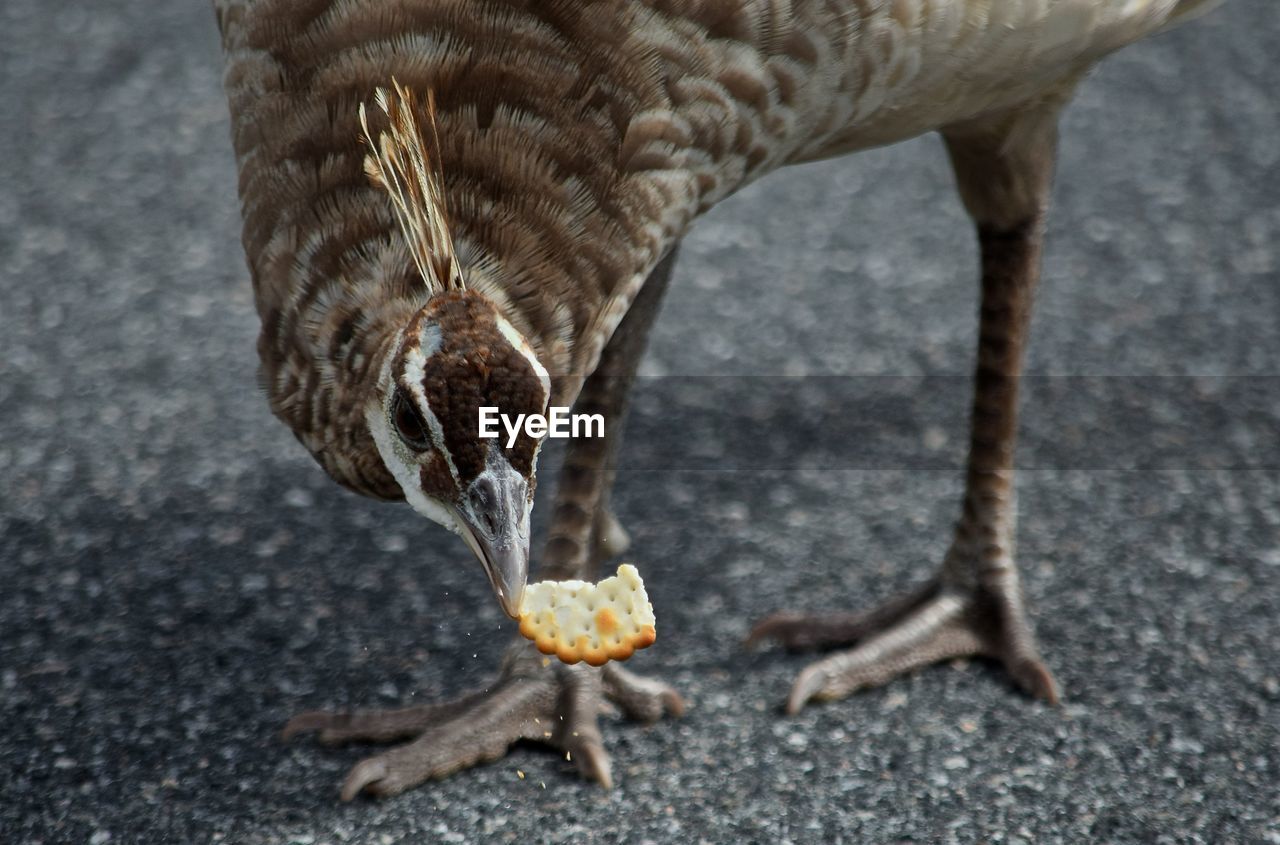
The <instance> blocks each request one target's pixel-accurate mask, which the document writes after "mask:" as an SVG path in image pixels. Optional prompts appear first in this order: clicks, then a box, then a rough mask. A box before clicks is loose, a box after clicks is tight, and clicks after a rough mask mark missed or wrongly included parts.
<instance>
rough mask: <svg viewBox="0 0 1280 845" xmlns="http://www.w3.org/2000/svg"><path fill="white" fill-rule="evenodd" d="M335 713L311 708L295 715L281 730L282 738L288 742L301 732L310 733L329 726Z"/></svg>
mask: <svg viewBox="0 0 1280 845" xmlns="http://www.w3.org/2000/svg"><path fill="white" fill-rule="evenodd" d="M334 715H335V714H332V713H325V712H324V711H322V710H310V711H308V712H306V713H299V714H298V715H297V716H294V717H293V718H292V719H290V720H289V721H288V722H287V723H285V726H284V728H283V729H282V730H281V731H280V739H281V740H282V741H284V742H288V741H289V740H291V739H293V738H294V737H295V736H298V735H299V734H308V733H313V732H315V731H318V730H321V729H323V728H325V727H327V726H328V725H329V723H330V721H331V720H332V719H333V718H334Z"/></svg>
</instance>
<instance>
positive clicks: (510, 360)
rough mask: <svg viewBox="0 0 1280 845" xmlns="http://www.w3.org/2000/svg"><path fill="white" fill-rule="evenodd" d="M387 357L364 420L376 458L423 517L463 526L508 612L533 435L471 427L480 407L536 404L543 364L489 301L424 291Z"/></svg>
mask: <svg viewBox="0 0 1280 845" xmlns="http://www.w3.org/2000/svg"><path fill="white" fill-rule="evenodd" d="M398 341H399V342H398V347H397V348H396V349H395V350H394V351H393V352H392V354H390V355H389V356H388V357H387V360H386V362H385V364H384V365H383V368H382V373H381V375H380V377H379V380H378V388H377V390H375V391H373V393H374V395H375V399H374V401H372V402H370V404H369V406H368V408H367V410H366V421H367V423H368V426H369V431H370V433H371V434H372V435H373V439H374V442H375V443H376V444H377V446H378V452H379V453H380V454H381V456H382V460H383V463H384V464H386V466H387V468H388V469H389V470H390V471H391V474H392V475H393V476H394V477H395V479H396V481H397V482H398V483H399V485H400V487H401V489H402V490H403V491H404V496H405V499H406V500H407V501H408V502H409V504H410V505H411V506H412V507H413V508H414V509H415V510H416V511H418V512H419V513H421V514H422V515H423V516H426V517H428V518H429V519H432V520H434V521H436V522H438V523H440V524H441V525H443V526H444V527H446V528H448V529H450V530H451V531H454V532H456V533H458V534H460V535H461V536H462V538H463V539H464V540H465V541H466V543H467V545H468V546H469V547H470V548H471V550H472V551H473V552H474V553H475V555H476V557H477V558H479V560H480V564H481V566H482V567H484V571H485V574H486V575H487V576H488V578H489V583H490V584H491V585H492V587H493V590H494V593H495V594H496V596H497V598H498V601H499V603H500V604H501V605H502V608H503V610H505V611H506V612H507V614H508V615H509V616H511V617H513V618H514V617H516V616H517V615H518V613H519V607H520V599H521V595H522V594H523V592H524V586H525V580H526V578H527V576H528V571H529V515H530V512H531V511H532V509H533V491H534V487H535V486H536V484H537V477H536V470H537V461H538V450H539V448H540V447H541V445H542V442H541V438H534V437H531V436H529V435H528V434H527V433H526V432H524V431H521V432H520V433H519V434H518V435H517V436H516V437H515V439H514V442H510V441H509V438H508V437H506V436H505V435H504V436H502V437H498V438H483V437H481V436H480V424H479V418H480V408H482V407H496V408H497V409H498V413H500V414H504V415H506V416H507V417H508V418H510V419H516V418H517V415H520V414H525V415H527V414H543V413H545V412H546V409H547V402H548V400H549V398H550V395H551V385H550V380H549V378H548V376H547V371H546V370H545V369H544V368H543V366H542V365H541V364H540V363H539V362H538V359H537V357H536V356H535V355H534V353H533V350H532V349H531V348H530V346H529V344H528V343H527V342H526V341H525V339H524V338H523V337H522V336H521V335H520V333H519V332H517V331H516V329H515V328H514V327H513V326H512V325H511V324H510V323H509V322H508V321H507V320H506V319H505V318H504V317H503V316H502V314H501V313H499V311H498V309H497V308H495V307H494V305H493V303H492V302H491V301H489V300H488V299H487V298H485V297H484V296H482V295H480V294H478V293H475V292H473V291H450V292H447V293H444V294H440V295H438V296H436V297H433V298H432V299H431V300H430V301H429V302H428V303H427V305H426V306H425V307H424V308H422V310H421V311H419V312H418V313H417V314H416V315H415V316H414V317H413V319H412V320H411V321H410V323H409V325H408V326H407V327H406V328H405V330H404V332H403V333H402V335H401V337H400V338H399V339H398Z"/></svg>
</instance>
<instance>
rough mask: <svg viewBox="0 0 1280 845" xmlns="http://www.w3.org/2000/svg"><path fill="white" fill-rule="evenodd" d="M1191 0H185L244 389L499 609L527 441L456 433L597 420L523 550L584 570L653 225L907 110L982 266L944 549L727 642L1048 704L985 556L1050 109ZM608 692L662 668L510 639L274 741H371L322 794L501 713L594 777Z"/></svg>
mask: <svg viewBox="0 0 1280 845" xmlns="http://www.w3.org/2000/svg"><path fill="white" fill-rule="evenodd" d="M1219 2H1220V0H1130V2H1124V3H1117V2H1102V0H595V2H572V0H388V1H387V2H376V3H375V2H361V0H214V9H215V13H216V17H217V22H218V26H219V31H220V33H221V39H222V46H223V51H224V56H225V75H224V87H225V90H226V94H227V98H228V104H229V112H230V125H231V135H232V143H233V147H234V151H235V157H236V162H237V166H238V172H239V195H240V203H241V211H242V216H243V246H244V251H245V254H246V258H247V263H248V268H249V272H250V276H251V278H252V282H253V286H254V292H255V301H256V305H257V311H258V314H259V317H260V320H261V332H260V334H259V338H258V347H257V348H258V354H259V358H260V361H261V369H260V379H261V383H262V385H263V387H264V388H265V392H266V394H267V396H268V399H269V402H270V406H271V409H272V411H273V412H274V414H275V415H276V416H277V417H279V418H280V419H281V420H282V421H283V422H284V423H285V424H286V425H287V426H288V427H289V428H290V429H291V430H292V431H293V433H294V434H295V436H296V437H297V439H298V440H299V441H300V442H301V444H302V445H303V446H304V447H305V448H306V449H307V450H308V451H309V452H310V454H311V455H313V456H314V458H315V460H316V461H317V462H318V463H319V464H320V465H321V467H323V469H324V470H325V471H326V472H327V473H328V474H329V475H330V476H331V477H332V478H333V479H335V480H336V481H337V482H339V483H340V484H342V485H343V486H345V487H347V488H350V489H351V490H354V491H356V492H358V493H361V494H364V495H367V496H372V497H375V498H378V499H383V500H389V501H398V500H403V501H406V502H407V503H408V504H409V505H410V506H411V507H412V508H413V509H414V510H415V511H417V512H418V513H419V514H421V515H423V516H425V517H427V518H428V519H429V520H431V521H434V522H436V523H439V524H440V525H442V526H444V527H445V528H446V529H448V530H450V531H452V532H454V533H457V534H459V535H460V536H461V537H462V539H463V541H464V542H465V544H466V545H467V546H468V547H469V548H470V550H471V552H472V554H473V556H474V557H475V559H476V560H477V562H478V564H479V566H480V568H481V569H482V570H483V572H484V574H485V576H486V577H487V579H488V581H489V583H490V585H491V587H492V589H493V592H494V596H495V598H496V600H497V601H498V603H499V605H500V606H501V607H502V609H503V610H504V611H505V612H506V613H507V614H508V615H510V616H512V617H515V616H516V615H517V614H518V611H519V606H520V600H521V597H522V594H523V590H524V587H525V584H526V582H527V579H528V577H529V574H530V572H529V564H530V543H531V541H530V529H529V524H530V522H529V521H530V513H531V509H532V507H533V502H534V498H535V490H536V487H537V461H538V455H539V451H540V449H541V446H542V444H543V442H544V440H545V437H539V436H535V435H534V434H531V433H530V432H529V431H528V430H525V431H523V432H521V433H519V436H517V437H514V438H512V439H511V440H510V442H508V441H506V440H494V439H484V438H481V437H480V436H479V433H478V430H477V422H476V421H477V414H478V411H479V409H480V408H481V407H490V408H497V409H499V410H500V411H501V412H503V413H506V414H510V415H513V416H514V415H518V414H537V413H542V412H545V411H546V409H547V408H549V407H570V408H572V409H574V411H582V412H584V413H592V414H600V415H602V416H603V418H604V420H605V421H606V422H605V427H604V436H603V437H591V438H588V437H580V438H575V439H570V440H569V442H568V443H567V445H566V451H565V458H564V465H563V468H562V471H561V478H560V483H559V488H558V490H557V491H556V493H555V496H554V498H553V500H552V502H551V505H550V507H551V514H550V527H549V529H548V538H547V541H546V545H545V550H544V552H543V554H542V557H541V558H540V569H539V574H540V576H541V577H542V578H545V579H557V580H564V579H572V578H583V579H590V578H592V577H594V576H595V574H596V572H597V571H598V569H599V567H600V565H601V563H602V562H603V561H605V560H608V559H610V558H612V557H615V556H617V555H619V554H621V553H623V552H624V551H625V550H626V549H627V548H628V547H629V544H630V536H629V534H628V533H627V532H626V531H625V530H624V529H623V528H622V526H621V524H620V523H619V521H618V520H617V518H616V516H615V515H614V513H613V510H612V507H611V505H610V491H611V487H612V484H613V481H614V473H613V471H612V467H613V466H614V459H615V457H616V455H617V453H618V449H619V444H620V442H621V431H622V424H623V420H624V418H625V414H626V409H627V400H628V394H629V391H630V388H631V385H632V382H633V379H634V377H635V374H636V369H637V365H638V362H639V360H640V358H641V356H642V355H643V353H644V350H645V346H646V340H647V337H648V334H649V331H650V328H651V326H652V325H653V322H654V320H655V319H656V316H657V314H658V311H659V307H660V304H661V301H662V298H663V295H664V292H665V291H666V289H667V287H668V283H669V280H670V278H671V276H672V271H673V268H674V266H675V262H676V255H677V252H678V248H679V244H680V241H681V238H682V237H683V236H684V234H685V233H686V232H687V231H688V230H689V229H690V227H691V226H692V225H694V223H695V221H696V220H697V218H698V217H699V216H700V215H702V214H703V213H704V212H706V211H707V210H708V209H710V208H712V207H713V206H715V205H716V204H717V203H718V202H719V201H721V200H722V199H724V198H726V197H728V196H729V195H731V194H733V193H734V192H736V191H738V190H739V189H741V188H742V187H743V186H745V185H747V184H749V183H751V182H753V181H755V180H757V179H759V178H761V177H763V176H765V175H766V174H770V173H772V172H773V171H775V170H779V169H780V168H783V167H784V166H785V165H789V164H795V163H800V162H807V161H814V160H818V159H824V158H830V157H834V156H838V155H844V154H848V153H853V152H857V151H859V150H865V149H868V148H871V147H877V146H881V145H886V144H891V143H894V142H898V141H902V140H906V139H909V138H913V137H916V136H919V135H922V134H927V133H935V132H936V133H938V134H940V135H941V137H942V140H943V142H944V146H945V149H946V152H947V155H948V158H949V161H950V164H951V169H952V171H953V174H954V177H955V181H956V187H957V190H958V193H959V197H960V200H961V202H962V204H963V206H964V208H965V209H966V211H967V213H968V215H969V217H970V218H971V219H972V222H973V225H974V229H975V232H976V237H977V241H978V246H979V252H980V265H981V266H980V272H979V274H978V275H979V282H980V284H979V299H980V308H979V317H978V322H979V328H978V344H977V354H976V367H975V373H974V380H973V403H972V410H971V416H970V423H969V437H968V458H967V461H966V465H965V475H964V493H963V496H962V499H961V501H960V503H959V505H960V507H959V511H960V513H959V517H958V519H957V521H956V523H955V527H954V533H953V535H952V539H951V543H950V547H949V550H948V551H947V553H946V554H945V556H944V558H943V560H942V561H941V563H940V565H939V567H938V568H937V570H936V572H935V573H934V574H933V575H932V576H931V577H930V578H928V579H927V580H925V581H924V582H923V583H922V585H921V586H920V587H918V588H917V589H916V590H914V591H913V592H911V593H909V594H908V595H905V596H902V597H900V598H897V599H895V600H892V601H890V602H888V603H887V604H885V605H883V606H880V607H878V608H874V609H871V610H864V611H856V610H853V609H848V610H842V611H840V612H832V613H826V614H801V613H794V612H780V613H778V614H775V615H773V616H771V617H768V618H766V619H765V620H763V621H762V622H760V623H759V624H758V625H757V626H756V627H755V628H754V629H753V630H752V632H751V634H750V637H749V641H751V642H761V641H777V642H780V643H782V644H783V645H785V646H788V647H790V648H793V649H805V648H820V649H823V650H825V651H827V652H828V653H827V654H825V655H824V656H822V657H820V658H819V659H817V661H816V662H814V663H812V664H810V665H808V666H807V667H805V668H804V669H802V670H801V671H800V673H799V674H798V676H797V678H796V680H795V682H794V684H793V686H792V689H791V692H790V694H789V696H788V699H787V702H786V709H787V710H788V711H789V712H791V713H795V712H797V711H798V710H800V709H801V708H802V707H804V706H805V705H806V704H808V703H809V702H811V701H815V700H832V699H839V698H843V697H845V696H847V695H849V694H851V693H853V692H855V691H857V690H859V689H864V688H867V687H870V686H875V685H879V684H883V683H887V682H889V681H890V680H892V679H893V678H895V677H897V676H899V675H902V674H903V673H906V672H910V671H912V670H914V669H917V668H919V667H922V666H925V665H927V664H930V663H934V662H937V661H941V660H947V659H952V658H957V657H965V656H971V655H974V656H983V657H986V658H990V659H992V660H994V661H996V662H998V663H999V664H1002V665H1003V667H1004V669H1005V671H1006V672H1007V675H1008V677H1009V678H1010V679H1011V680H1012V682H1013V683H1014V684H1015V685H1016V686H1017V687H1020V688H1021V689H1022V690H1024V691H1025V692H1026V693H1028V694H1030V695H1031V696H1034V697H1036V698H1039V699H1043V700H1045V701H1048V702H1057V700H1058V698H1059V689H1058V684H1057V682H1056V681H1055V679H1054V677H1053V675H1052V673H1051V672H1050V670H1049V669H1048V668H1047V666H1046V664H1045V662H1044V660H1043V659H1042V657H1041V655H1040V651H1039V648H1038V645H1037V642H1036V639H1035V635H1034V633H1033V630H1032V627H1031V623H1030V620H1029V616H1028V612H1027V606H1026V602H1025V600H1024V597H1023V591H1022V587H1021V584H1020V581H1019V576H1018V569H1017V565H1016V556H1015V551H1014V539H1015V526H1016V502H1015V498H1016V497H1015V486H1014V477H1013V475H1014V473H1013V455H1014V447H1015V440H1016V428H1017V414H1018V381H1019V374H1020V372H1021V367H1022V362H1023V357H1024V351H1025V349H1026V345H1027V341H1028V329H1029V320H1030V315H1031V310H1032V303H1033V298H1034V290H1035V287H1036V284H1037V280H1038V277H1039V268H1040V253H1041V247H1042V243H1043V236H1044V229H1045V220H1046V215H1047V211H1048V200H1049V193H1050V186H1051V184H1052V176H1053V168H1054V161H1055V150H1056V142H1057V127H1058V119H1059V116H1060V115H1061V113H1062V112H1063V110H1064V108H1065V107H1066V105H1067V104H1068V102H1069V101H1070V99H1071V97H1072V94H1073V92H1074V91H1075V89H1076V88H1077V86H1078V85H1079V83H1080V81H1081V80H1082V79H1083V78H1084V77H1085V76H1086V75H1087V74H1088V73H1089V72H1090V70H1091V69H1092V68H1093V67H1094V66H1095V65H1096V64H1097V63H1098V62H1099V61H1100V60H1101V59H1103V58H1104V57H1105V56H1107V55H1108V54H1110V53H1112V52H1114V51H1116V50H1118V49H1120V48H1122V47H1124V46H1125V45H1127V44H1130V43H1132V42H1134V41H1137V40H1139V39H1141V38H1143V37H1146V36H1148V35H1151V34H1153V33H1156V32H1160V31H1162V30H1164V29H1166V28H1168V27H1170V26H1172V25H1174V24H1177V23H1180V22H1182V21H1184V20H1187V19H1189V18H1191V17H1193V16H1195V15H1197V14H1199V13H1202V12H1206V11H1208V10H1209V9H1210V8H1211V7H1213V6H1216V5H1217V4H1218V3H1219ZM779 178H781V177H779ZM762 225H767V216H766V219H765V220H764V221H762ZM725 295H732V294H731V293H726V294H725ZM610 703H612V704H613V705H616V706H617V707H618V708H619V709H621V710H622V711H623V712H624V713H625V714H626V715H628V716H630V717H632V718H635V719H640V720H644V721H654V720H658V719H661V718H663V717H666V716H676V715H679V714H680V713H681V712H682V710H683V708H684V703H683V700H682V698H681V697H680V695H679V693H678V692H677V691H676V690H675V689H674V688H673V687H671V686H670V685H668V684H666V683H664V682H662V681H660V680H657V679H654V678H649V677H645V676H642V675H639V674H637V673H634V672H632V671H631V670H629V669H626V668H624V667H622V666H621V665H619V664H617V663H609V664H606V665H605V666H604V667H599V668H597V667H589V666H585V665H582V664H579V665H575V666H569V665H565V664H561V663H557V662H555V661H550V660H544V659H542V658H541V656H540V655H538V654H537V653H536V651H534V650H532V649H531V647H530V644H529V643H525V642H522V641H517V642H516V643H515V644H514V645H512V646H511V648H510V649H509V650H508V651H507V652H506V654H505V656H504V658H503V660H502V665H501V667H500V669H499V672H498V675H497V678H496V680H494V681H493V682H492V683H490V684H488V685H487V686H486V687H485V688H484V689H483V690H481V691H478V692H474V693H471V694H469V695H466V696H463V697H461V698H459V699H457V700H453V701H446V702H439V703H433V704H427V705H416V706H411V707H407V708H402V709H398V710H389V711H377V710H357V711H353V712H323V711H313V712H306V713H302V714H300V715H298V716H296V717H294V718H293V719H292V720H290V722H289V723H288V725H287V726H286V727H285V731H284V733H285V736H286V737H291V736H295V735H299V734H316V735H317V736H318V738H319V740H320V741H321V742H323V743H328V744H337V743H346V742H356V741H360V742H377V743H397V742H398V743H400V744H398V745H393V747H391V748H390V749H388V750H386V751H383V752H381V753H378V754H375V755H372V756H369V757H366V758H365V759H363V760H361V761H359V762H358V763H356V764H355V766H354V767H353V768H352V769H351V771H350V773H349V774H348V776H347V778H346V780H345V782H344V783H343V785H342V789H341V794H342V797H343V798H344V799H346V800H350V799H353V798H355V797H356V796H357V795H360V794H368V795H372V796H390V795H394V794H397V793H400V792H403V791H405V790H407V789H410V788H413V787H416V786H418V785H420V784H422V783H424V782H425V781H428V780H430V779H432V778H440V777H444V776H446V775H449V774H451V773H453V772H456V771H458V770H460V769H463V768H466V767H469V766H473V765H476V764H478V763H481V762H484V761H492V760H495V759H498V758H500V757H501V756H503V755H504V754H505V753H506V751H507V749H508V748H509V747H510V746H511V745H512V744H514V743H515V742H517V741H519V740H533V741H535V742H543V743H546V744H548V745H550V746H552V747H554V748H556V749H558V750H559V751H561V752H563V753H565V754H566V755H567V756H569V758H570V759H571V760H572V761H573V762H574V764H575V765H576V766H577V768H578V770H579V771H580V772H581V773H582V774H583V775H584V776H585V777H587V778H588V779H592V780H595V781H598V782H600V783H601V784H603V785H605V786H608V785H610V784H611V783H612V780H613V776H612V763H611V759H610V757H609V755H608V754H607V753H606V751H605V749H604V744H603V739H602V735H601V732H600V728H599V724H598V719H597V716H598V714H599V713H600V712H601V710H602V709H604V708H606V707H608V706H609V704H610Z"/></svg>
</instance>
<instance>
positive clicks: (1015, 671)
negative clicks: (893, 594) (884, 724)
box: [747, 579, 1058, 715]
mask: <svg viewBox="0 0 1280 845" xmlns="http://www.w3.org/2000/svg"><path fill="white" fill-rule="evenodd" d="M762 640H777V641H779V642H781V643H782V644H783V645H784V646H786V647H787V648H788V649H792V650H798V649H810V648H824V647H832V646H839V645H851V644H856V645H855V647H854V648H852V649H849V650H846V651H839V652H836V653H835V654H832V655H830V656H828V657H826V658H823V659H822V660H819V661H817V662H815V663H812V664H810V665H809V666H808V667H806V668H805V669H804V670H803V671H802V672H801V673H800V674H799V676H798V677H797V678H796V681H795V684H794V685H793V686H792V689H791V694H790V696H788V698H787V712H788V713H790V714H793V715H794V714H795V713H798V712H799V711H800V709H801V708H802V707H804V705H805V704H807V703H808V702H810V701H815V700H817V701H832V700H835V699H839V698H844V697H845V696H847V695H849V694H850V693H852V692H855V691H856V690H859V689H864V688H867V687H874V686H879V685H881V684H884V683H886V682H887V681H889V680H891V679H893V678H894V677H897V676H898V675H901V674H904V673H906V672H909V671H912V670H913V669H917V668H919V667H921V666H927V665H929V664H931V663H936V662H938V661H941V660H950V659H953V658H957V657H969V656H981V657H988V658H992V659H995V660H999V661H1001V662H1002V663H1003V664H1004V666H1005V669H1006V670H1007V671H1008V672H1009V674H1010V675H1011V676H1012V677H1013V680H1014V682H1015V683H1017V685H1018V686H1019V687H1021V688H1022V689H1023V690H1025V691H1026V692H1028V693H1029V694H1031V695H1033V696H1035V697H1036V698H1041V699H1044V700H1045V701H1048V702H1049V703H1050V704H1056V703H1057V701H1058V687H1057V683H1056V682H1055V681H1054V679H1053V675H1052V674H1050V672H1049V670H1048V668H1046V667H1045V665H1044V661H1042V660H1041V659H1040V654H1039V652H1038V650H1037V648H1036V644H1035V639H1034V637H1033V635H1032V634H1031V630H1030V628H1029V627H1028V625H1027V622H1026V618H1025V615H1024V612H1023V608H1022V601H1021V596H1020V595H1019V593H1018V588H1017V583H1016V581H1009V582H1007V583H1002V584H997V585H995V586H980V587H975V588H972V589H963V588H957V587H950V586H946V585H944V584H943V583H942V582H941V581H940V580H937V579H935V580H933V581H931V582H929V583H928V584H926V585H925V586H924V587H922V588H920V589H917V590H916V591H914V592H912V593H908V594H906V595H904V596H900V597H899V598H897V599H894V600H892V601H889V602H887V603H886V604H884V605H882V606H880V607H878V608H875V609H873V610H870V611H867V612H864V613H858V614H826V615H807V614H801V613H778V614H774V615H773V616H770V617H769V618H767V619H765V620H763V621H762V622H760V623H759V624H758V625H757V626H756V627H755V628H754V629H753V630H752V632H751V634H750V636H749V637H748V638H747V644H748V646H750V645H752V644H754V643H756V642H760V641H762Z"/></svg>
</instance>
